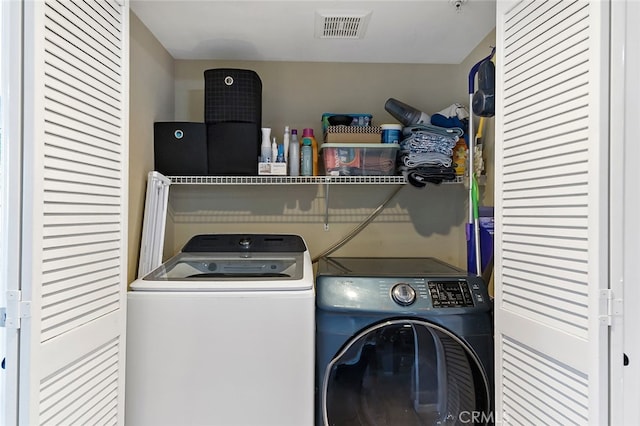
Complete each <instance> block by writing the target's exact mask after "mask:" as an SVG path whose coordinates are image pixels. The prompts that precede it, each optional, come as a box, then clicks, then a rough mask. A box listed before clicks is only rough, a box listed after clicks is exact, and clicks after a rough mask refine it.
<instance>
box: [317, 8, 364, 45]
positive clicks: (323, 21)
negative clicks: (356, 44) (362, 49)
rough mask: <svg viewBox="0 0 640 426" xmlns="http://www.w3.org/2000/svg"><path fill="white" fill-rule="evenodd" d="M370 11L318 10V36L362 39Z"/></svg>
mask: <svg viewBox="0 0 640 426" xmlns="http://www.w3.org/2000/svg"><path fill="white" fill-rule="evenodd" d="M370 16H371V12H370V11H362V12H347V13H345V12H344V11H340V12H316V26H315V28H316V33H315V36H316V37H317V38H333V39H336V38H337V39H360V38H364V33H365V32H366V30H367V25H368V23H369V18H370Z"/></svg>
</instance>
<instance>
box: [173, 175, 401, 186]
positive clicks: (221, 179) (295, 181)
mask: <svg viewBox="0 0 640 426" xmlns="http://www.w3.org/2000/svg"><path fill="white" fill-rule="evenodd" d="M168 177H169V179H170V180H171V183H172V184H174V185H317V184H349V185H353V184H377V185H380V184H389V185H403V184H405V183H407V181H406V179H405V178H404V176H168Z"/></svg>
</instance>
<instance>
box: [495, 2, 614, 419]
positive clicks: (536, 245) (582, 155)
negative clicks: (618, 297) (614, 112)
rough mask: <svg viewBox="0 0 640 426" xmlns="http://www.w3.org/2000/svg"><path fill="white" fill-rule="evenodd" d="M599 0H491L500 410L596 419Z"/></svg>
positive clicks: (602, 399)
mask: <svg viewBox="0 0 640 426" xmlns="http://www.w3.org/2000/svg"><path fill="white" fill-rule="evenodd" d="M608 7H609V5H608V2H606V1H594V2H587V1H568V0H562V1H558V0H555V1H553V0H552V1H547V2H543V1H522V2H502V1H499V3H498V18H497V29H496V44H497V46H498V50H497V63H498V66H497V72H496V77H497V78H496V80H497V88H496V93H497V97H498V98H497V100H496V105H497V109H496V149H495V151H496V193H495V199H496V232H495V242H496V259H495V279H496V290H495V292H496V300H495V320H496V329H495V338H496V417H497V419H498V420H499V422H503V423H504V424H529V425H546V424H548V425H564V426H566V425H587V424H594V425H604V424H607V419H608V417H607V416H608V412H607V393H608V380H607V379H608V376H607V362H608V356H607V355H608V340H607V332H608V321H609V318H608V315H607V297H608V296H607V288H608V282H607V278H608V269H607V261H608V258H607V256H608V240H607V232H608V231H607V226H608V207H609V206H608V189H607V185H608V138H607V136H608V119H607V116H608V93H607V87H608V48H607V46H608V36H607V34H608V27H607V22H608Z"/></svg>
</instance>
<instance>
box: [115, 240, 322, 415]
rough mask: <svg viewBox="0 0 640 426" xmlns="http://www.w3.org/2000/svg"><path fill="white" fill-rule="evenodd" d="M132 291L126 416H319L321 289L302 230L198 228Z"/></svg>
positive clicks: (129, 298)
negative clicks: (201, 231)
mask: <svg viewBox="0 0 640 426" xmlns="http://www.w3.org/2000/svg"><path fill="white" fill-rule="evenodd" d="M127 300H128V307H127V312H128V318H127V348H126V349H127V350H126V352H127V364H126V397H125V398H126V404H125V418H126V424H127V425H131V426H142V425H153V426H159V425H172V426H177V425H181V426H183V425H203V426H204V425H207V426H216V425H218V426H231V425H244V426H256V425H261V426H267V425H274V426H284V425H289V426H302V425H313V422H314V415H313V410H314V362H313V360H314V332H315V326H314V300H315V294H314V281H313V270H312V265H311V258H310V256H309V252H308V250H307V247H306V245H305V243H304V241H303V239H302V238H301V237H299V236H295V235H237V234H233V235H231V234H220V235H199V236H196V237H194V238H192V239H191V240H190V241H189V242H188V243H187V244H186V246H185V247H184V248H183V250H182V251H181V252H180V253H179V254H177V255H176V256H174V257H173V258H171V259H170V260H168V261H167V262H166V263H164V264H163V265H162V266H161V267H159V268H158V269H156V270H155V271H153V272H151V273H150V274H149V275H148V276H146V277H144V278H142V279H140V280H137V281H135V282H134V283H132V284H131V291H130V292H129V293H128V297H127Z"/></svg>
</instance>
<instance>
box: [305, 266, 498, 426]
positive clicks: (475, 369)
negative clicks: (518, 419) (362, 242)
mask: <svg viewBox="0 0 640 426" xmlns="http://www.w3.org/2000/svg"><path fill="white" fill-rule="evenodd" d="M491 310H492V308H491V302H490V300H489V295H488V294H487V289H486V286H485V284H484V282H483V281H482V279H481V278H480V277H477V276H472V275H468V274H467V273H466V272H465V271H462V270H460V269H457V268H455V267H453V266H451V265H448V264H446V263H444V262H441V261H439V260H437V259H434V258H324V259H321V260H320V261H319V264H318V270H317V275H316V369H317V371H316V378H317V383H316V386H317V406H316V409H317V424H318V425H331V426H364V425H367V426H369V425H371V426H373V425H388V426H412V425H468V424H485V423H491V422H492V411H491V410H492V393H493V391H492V388H493V384H492V382H493V381H492V375H493V336H492V331H493V327H492V315H491Z"/></svg>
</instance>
